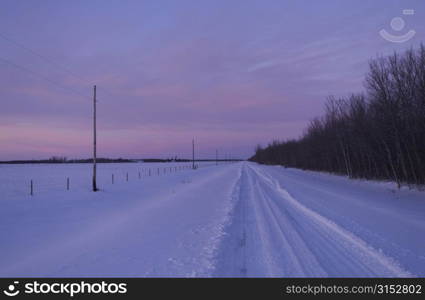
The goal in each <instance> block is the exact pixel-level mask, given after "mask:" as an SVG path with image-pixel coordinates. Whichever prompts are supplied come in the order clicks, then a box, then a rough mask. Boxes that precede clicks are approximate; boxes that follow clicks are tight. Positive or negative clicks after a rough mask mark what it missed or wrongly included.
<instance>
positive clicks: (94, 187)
mask: <svg viewBox="0 0 425 300" xmlns="http://www.w3.org/2000/svg"><path fill="white" fill-rule="evenodd" d="M97 191H98V189H97V185H96V86H94V89H93V192H97Z"/></svg>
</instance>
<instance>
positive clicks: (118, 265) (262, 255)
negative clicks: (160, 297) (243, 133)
mask: <svg viewBox="0 0 425 300" xmlns="http://www.w3.org/2000/svg"><path fill="white" fill-rule="evenodd" d="M1 203H2V210H1V211H0V234H1V236H2V243H1V245H0V253H1V255H0V276H53V277H54V276H218V277H220V276H237V277H245V276H255V277H257V276H260V277H263V276H266V277H269V276H273V277H291V276H292V277H293V276H297V277H300V276H301V277H303V276H313V277H317V276H320V277H326V276H332V277H341V276H387V277H403V276H422V277H423V276H425V242H424V240H423V236H425V197H424V193H423V192H417V191H408V190H401V191H397V190H393V188H392V187H391V185H388V184H382V183H376V182H364V181H357V180H349V179H347V178H343V177H339V176H333V175H327V174H321V173H315V172H305V171H300V170H294V169H285V168H282V167H273V166H260V165H257V164H253V163H248V162H242V163H236V164H223V165H219V166H209V167H206V168H201V169H198V170H196V171H193V170H184V171H181V172H175V173H171V174H168V175H167V176H158V177H148V178H143V180H140V181H133V182H128V183H122V184H119V185H118V184H117V185H114V186H108V187H105V188H104V189H103V190H102V191H101V192H99V193H92V192H89V191H81V190H79V191H78V192H75V193H72V192H69V193H64V192H54V193H49V194H45V195H36V196H35V197H33V198H29V197H20V198H7V199H1Z"/></svg>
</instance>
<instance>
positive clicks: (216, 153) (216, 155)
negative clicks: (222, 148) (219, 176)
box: [215, 149, 218, 166]
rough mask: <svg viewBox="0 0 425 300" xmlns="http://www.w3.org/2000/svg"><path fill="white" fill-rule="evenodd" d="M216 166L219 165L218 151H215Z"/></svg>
mask: <svg viewBox="0 0 425 300" xmlns="http://www.w3.org/2000/svg"><path fill="white" fill-rule="evenodd" d="M215 165H216V166H217V165H218V149H215Z"/></svg>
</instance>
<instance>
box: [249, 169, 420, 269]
mask: <svg viewBox="0 0 425 300" xmlns="http://www.w3.org/2000/svg"><path fill="white" fill-rule="evenodd" d="M248 168H249V170H250V172H251V173H252V174H251V176H252V177H253V178H255V180H256V182H257V184H256V189H257V190H258V193H259V195H260V197H259V198H258V199H253V201H255V202H256V203H262V204H263V205H264V207H266V209H263V212H262V214H264V215H263V216H262V217H261V216H259V217H258V219H257V221H258V222H264V221H265V220H267V219H270V220H272V222H273V223H275V225H274V226H276V228H277V227H279V228H280V234H281V235H283V236H284V237H283V238H281V243H282V251H283V252H285V254H286V255H288V257H291V258H293V260H294V262H293V264H292V265H288V264H286V266H285V260H282V258H281V256H282V253H279V252H276V248H277V246H276V245H275V246H271V247H270V249H269V250H270V251H272V252H273V251H274V252H275V253H274V254H273V255H275V263H276V264H279V259H278V258H280V260H281V261H280V263H283V265H282V270H281V272H282V273H281V274H280V276H294V275H301V276H323V275H324V273H323V272H324V271H325V272H326V273H327V274H328V275H330V276H390V277H392V276H397V277H403V276H412V274H410V273H408V272H406V271H404V270H402V269H401V268H400V267H399V266H398V264H397V262H395V261H394V260H393V259H391V258H389V257H386V256H385V255H383V254H382V253H380V252H379V251H377V250H375V249H373V248H372V247H370V246H369V245H367V244H366V243H365V242H364V241H363V240H361V239H359V238H358V237H356V236H355V235H353V234H352V233H350V232H348V231H347V230H345V229H343V228H341V227H340V226H338V225H337V224H335V223H334V222H332V221H330V220H328V219H327V218H325V217H323V216H321V215H319V214H318V213H316V212H314V211H312V210H311V209H309V208H307V207H305V206H304V205H302V204H301V203H299V202H298V201H297V200H296V199H294V198H293V197H292V196H291V195H290V194H289V193H288V192H287V191H286V190H285V189H283V188H282V186H281V185H280V183H279V182H278V181H277V180H276V179H274V178H273V177H271V176H270V175H268V174H266V173H265V172H263V171H260V170H259V168H260V167H254V166H252V165H250V166H249V167H248ZM260 214H261V213H260ZM269 223H270V222H269ZM270 226H271V225H270V224H269V229H270V228H271V227H270ZM264 234H267V232H264ZM269 234H270V232H269ZM273 235H275V233H271V236H270V237H269V240H272V239H273V238H275V239H276V238H277V237H273ZM285 241H286V242H285ZM288 241H290V243H291V245H289V246H288ZM296 259H298V262H295V261H296ZM276 260H277V261H276ZM288 266H289V267H292V269H291V268H289V269H288ZM275 269H277V270H278V269H279V268H278V266H275ZM294 273H295V274H294ZM300 273H302V274H300ZM326 273H325V274H326Z"/></svg>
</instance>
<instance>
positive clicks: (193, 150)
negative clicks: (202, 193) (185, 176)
mask: <svg viewBox="0 0 425 300" xmlns="http://www.w3.org/2000/svg"><path fill="white" fill-rule="evenodd" d="M192 169H194V170H195V138H193V139H192Z"/></svg>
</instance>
